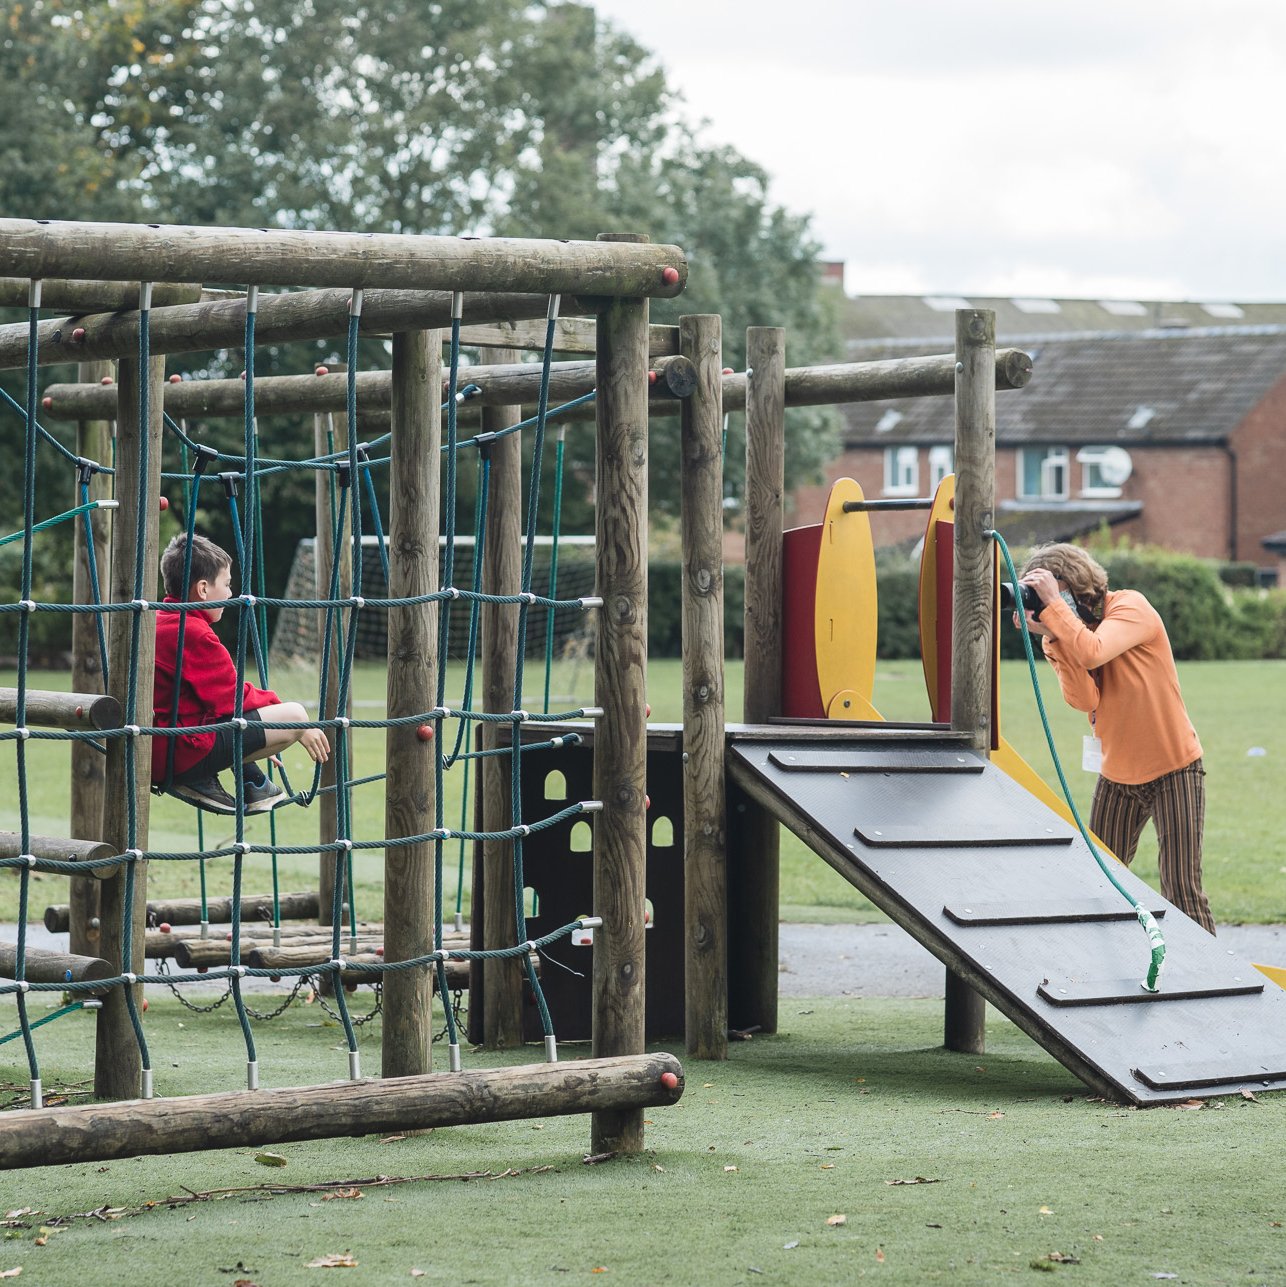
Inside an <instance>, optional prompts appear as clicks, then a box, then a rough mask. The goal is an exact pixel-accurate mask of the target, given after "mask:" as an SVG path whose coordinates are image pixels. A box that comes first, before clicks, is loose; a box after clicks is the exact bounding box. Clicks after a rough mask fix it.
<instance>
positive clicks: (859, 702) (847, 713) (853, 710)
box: [826, 688, 884, 720]
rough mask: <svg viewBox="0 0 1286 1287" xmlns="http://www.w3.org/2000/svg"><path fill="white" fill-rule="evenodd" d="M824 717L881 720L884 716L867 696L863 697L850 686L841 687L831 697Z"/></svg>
mask: <svg viewBox="0 0 1286 1287" xmlns="http://www.w3.org/2000/svg"><path fill="white" fill-rule="evenodd" d="M826 718H827V719H879V720H882V719H883V718H884V716H883V715H881V714H880V712H879V711H877V710H876V709H875V707H874V706H872V705H871V699H870V698H869V697H863V696H862V694H861V693H858V692H855V691H854V690H853V689H851V688H841V689H840V691H839V692H838V693H836V694H835V696H834V697H832V698H831V704H830V705H829V706H828V707H827V708H826Z"/></svg>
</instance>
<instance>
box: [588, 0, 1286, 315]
mask: <svg viewBox="0 0 1286 1287" xmlns="http://www.w3.org/2000/svg"><path fill="white" fill-rule="evenodd" d="M593 3H594V5H595V8H596V9H597V10H598V11H599V13H600V14H602V15H604V16H605V17H607V18H609V19H611V20H612V21H613V22H615V23H616V24H617V25H618V26H621V27H623V28H625V30H627V31H629V32H630V33H631V34H632V35H634V36H635V37H636V39H638V40H639V41H640V42H641V43H642V44H644V45H645V46H647V47H648V48H650V49H652V50H654V51H655V52H656V53H657V55H658V56H659V57H660V59H661V61H662V63H663V64H664V66H665V68H666V70H667V72H668V77H669V81H670V83H671V85H672V86H674V87H675V88H677V89H679V90H681V91H682V93H683V95H684V97H685V98H686V100H687V105H688V109H689V114H690V115H691V116H692V117H693V118H695V119H701V118H707V119H708V120H709V122H710V125H709V130H708V135H707V137H708V139H709V140H710V141H712V142H713V141H719V142H727V143H731V144H733V145H734V146H736V147H737V148H738V149H739V150H740V151H742V152H743V153H745V155H747V156H748V157H750V158H751V159H752V160H754V161H756V162H758V163H759V164H760V165H761V166H763V167H764V168H765V169H766V170H767V171H768V172H769V173H770V174H771V175H772V178H773V196H774V199H775V200H776V201H777V202H778V203H779V204H781V205H784V206H786V207H787V208H788V209H790V210H792V211H795V212H798V213H810V214H811V215H812V216H813V225H812V226H813V230H814V233H815V235H816V236H817V238H818V240H819V241H820V242H821V243H822V246H823V247H824V254H825V255H826V256H827V257H829V258H834V259H843V260H844V261H845V262H846V263H847V266H848V269H847V288H848V290H849V292H850V293H853V294H861V293H870V294H892V293H959V294H965V295H968V294H976V295H983V294H987V295H1034V296H1048V295H1057V296H1087V297H1091V298H1139V297H1143V298H1149V299H1151V298H1162V299H1203V300H1230V299H1232V300H1255V299H1267V300H1286V244H1284V243H1286V0H1110V2H1108V0H1077V3H1074V4H1073V3H1068V2H1067V0H1033V2H1032V3H1028V4H1014V3H1011V2H1005V3H1001V0H968V2H966V0H775V2H774V3H771V4H769V3H766V0H593Z"/></svg>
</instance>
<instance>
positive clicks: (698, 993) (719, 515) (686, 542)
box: [679, 314, 728, 1059]
mask: <svg viewBox="0 0 1286 1287" xmlns="http://www.w3.org/2000/svg"><path fill="white" fill-rule="evenodd" d="M679 334H680V336H681V337H682V343H683V351H684V353H685V355H686V356H687V357H688V358H690V359H691V361H692V363H693V366H694V367H695V369H696V372H697V377H698V385H697V391H696V393H695V394H694V395H693V396H692V397H691V398H689V399H687V401H685V402H684V404H683V414H682V418H681V422H680V451H681V461H682V480H681V481H682V498H681V523H682V532H683V543H682V544H683V606H682V612H683V904H684V947H685V951H684V994H685V1003H684V1023H685V1040H686V1048H687V1051H688V1053H689V1054H690V1055H692V1056H693V1057H694V1058H697V1059H726V1058H727V1057H728V868H727V843H726V842H727V826H726V822H727V820H726V818H725V816H724V808H725V802H724V763H723V761H724V735H723V726H724V691H725V690H724V673H723V652H724V640H723V402H722V399H721V397H720V392H721V387H722V379H721V372H722V369H723V329H722V322H721V320H720V318H719V316H718V314H703V315H700V316H695V317H685V318H683V319H682V320H681V321H680V322H679Z"/></svg>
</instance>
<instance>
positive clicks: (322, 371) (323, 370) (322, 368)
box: [313, 366, 330, 375]
mask: <svg viewBox="0 0 1286 1287" xmlns="http://www.w3.org/2000/svg"><path fill="white" fill-rule="evenodd" d="M313 374H314V375H329V374H330V367H328V366H319V367H318V368H317V369H316V370H315V371H314V372H313Z"/></svg>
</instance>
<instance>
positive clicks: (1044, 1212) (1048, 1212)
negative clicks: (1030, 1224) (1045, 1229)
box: [1040, 1207, 1054, 1215]
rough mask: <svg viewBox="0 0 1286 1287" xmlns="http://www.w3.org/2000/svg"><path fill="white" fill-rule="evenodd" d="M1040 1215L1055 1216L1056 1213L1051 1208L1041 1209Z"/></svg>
mask: <svg viewBox="0 0 1286 1287" xmlns="http://www.w3.org/2000/svg"><path fill="white" fill-rule="evenodd" d="M1040 1214H1041V1215H1053V1214H1054V1212H1053V1209H1052V1208H1051V1207H1041V1209H1040Z"/></svg>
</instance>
